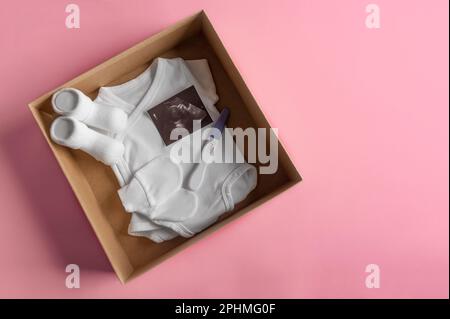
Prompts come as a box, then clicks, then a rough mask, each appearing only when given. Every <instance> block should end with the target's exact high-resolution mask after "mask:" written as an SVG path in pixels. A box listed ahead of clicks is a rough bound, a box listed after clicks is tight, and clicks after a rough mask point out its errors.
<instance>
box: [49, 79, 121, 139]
mask: <svg viewBox="0 0 450 319" xmlns="http://www.w3.org/2000/svg"><path fill="white" fill-rule="evenodd" d="M52 106H53V110H54V111H55V112H56V113H59V114H61V115H66V116H71V117H74V118H76V119H77V120H79V121H81V122H83V123H85V124H87V125H89V126H92V127H95V128H99V129H102V130H104V131H107V132H111V133H117V132H120V131H122V130H124V129H125V127H126V125H127V118H128V117H127V114H126V113H125V112H124V111H122V110H121V109H119V108H117V107H113V106H108V105H103V104H98V103H94V102H92V100H91V99H90V98H89V97H87V96H86V95H84V94H83V92H81V91H79V90H77V89H73V88H65V89H62V90H59V91H58V92H56V93H55V94H53V97H52Z"/></svg>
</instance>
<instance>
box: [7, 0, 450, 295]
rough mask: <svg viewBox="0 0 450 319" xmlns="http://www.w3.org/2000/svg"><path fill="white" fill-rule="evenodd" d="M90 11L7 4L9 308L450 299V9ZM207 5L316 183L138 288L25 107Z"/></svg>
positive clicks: (133, 6)
mask: <svg viewBox="0 0 450 319" xmlns="http://www.w3.org/2000/svg"><path fill="white" fill-rule="evenodd" d="M73 2H74V3H76V4H78V5H79V6H80V9H81V28H80V29H78V30H75V29H72V30H70V29H67V28H66V27H65V18H66V13H65V11H64V10H65V6H66V4H68V3H70V2H68V1H44V0H41V1H17V0H14V1H12V0H8V1H2V3H1V10H0V46H1V50H0V52H1V53H0V54H1V61H0V70H1V83H0V92H1V106H0V112H1V113H0V118H1V119H2V122H1V123H2V124H1V126H0V161H1V165H0V176H1V181H2V182H1V185H0V200H1V205H2V209H1V214H2V221H1V223H0V251H1V257H0V296H1V297H37V296H39V297H68V298H71V297H149V298H153V297H162V298H170V297H174V298H176V297H191V298H196V297H255V298H258V297H285V298H316V297H324V298H332V297H337V298H347V297H356V298H381V297H387V298H392V297H394V298H400V297H414V298H416V297H427V298H428V297H440V298H443V297H445V298H448V295H449V290H448V284H449V255H448V252H449V247H448V243H449V235H448V234H449V228H448V227H449V214H448V209H449V197H448V191H449V189H448V188H449V187H448V185H449V180H448V176H449V157H448V155H449V149H448V143H449V140H448V133H449V122H448V116H449V108H448V102H449V101H448V85H449V83H448V53H449V52H448V9H449V8H448V1H447V0H435V1H432V2H430V1H427V0H423V1H411V0H405V1H398V0H396V1H392V0H390V1H387V0H374V1H373V2H374V3H376V4H378V5H379V6H380V8H381V29H378V30H373V29H367V28H366V27H365V23H364V21H365V17H366V13H365V6H366V4H368V3H369V2H368V1H361V0H360V1H357V0H354V1H350V0H348V1H338V0H329V1H324V0H322V1H317V0H309V1H306V0H302V1H300V0H291V1H280V0H277V1H275V0H273V1H263V0H255V1H242V0H236V1H230V0H227V1H225V0H223V1H218V0H216V1H212V0H204V1H167V0H164V1H143V0H142V1H137V0H130V1H115V0H102V1H92V0H76V1H73ZM200 9H205V10H206V11H207V13H208V15H209V16H210V18H211V20H212V21H213V23H214V25H215V27H216V29H217V31H218V33H219V35H220V36H221V37H222V39H223V42H224V44H225V46H226V47H227V49H228V50H229V52H230V54H231V56H232V57H233V58H234V61H235V63H236V64H237V66H238V67H239V68H240V70H241V72H242V74H243V76H244V78H245V80H246V81H247V84H248V86H249V87H250V89H251V90H252V92H253V93H254V95H255V97H256V98H257V100H258V101H259V103H260V105H261V108H262V109H263V111H264V112H265V114H266V116H267V117H268V118H269V119H270V122H271V124H272V126H273V127H277V128H279V132H280V137H281V139H282V141H283V142H284V144H285V146H286V148H287V150H288V152H289V153H290V154H291V156H292V159H293V161H294V163H295V165H296V166H297V167H298V169H299V170H300V172H301V173H302V175H303V177H304V182H302V183H301V184H299V185H298V186H296V187H295V188H293V189H290V190H289V191H287V192H285V193H283V194H282V195H280V196H278V197H276V198H275V199H273V200H271V201H270V202H268V203H267V204H264V205H263V206H262V207H260V208H258V209H255V210H254V211H253V212H252V213H250V214H247V215H246V216H244V217H242V218H240V219H239V220H237V221H236V222H234V223H231V224H230V225H227V226H226V227H224V228H222V229H221V230H220V231H218V232H216V233H214V234H213V235H211V236H209V237H208V238H206V239H205V240H202V241H200V242H199V243H197V244H195V245H193V246H192V247H190V248H189V249H187V250H185V251H183V252H182V253H180V254H178V255H176V256H175V257H173V258H171V259H170V260H168V261H166V262H164V263H163V264H161V265H160V266H158V267H156V268H154V269H153V270H151V271H150V272H148V273H146V274H145V275H143V276H142V277H140V278H139V279H137V280H135V281H133V282H131V283H130V284H128V285H126V286H122V285H121V284H120V283H119V281H118V280H117V279H116V277H115V275H114V273H112V270H111V267H110V265H109V263H108V261H107V259H106V257H105V255H104V253H103V251H102V249H101V247H100V245H99V243H98V241H97V240H96V238H95V236H94V234H93V232H92V230H91V228H90V226H89V224H88V222H87V219H86V218H85V216H84V214H83V212H82V210H81V208H80V206H79V204H78V202H77V201H76V199H75V197H74V195H73V193H72V191H71V189H70V187H69V185H68V183H67V181H66V179H65V177H64V176H63V174H62V172H61V170H60V168H59V167H58V165H57V163H56V161H55V159H54V158H53V156H52V155H51V153H50V151H49V148H48V146H47V145H46V143H45V141H44V139H43V137H42V136H41V134H40V132H39V130H38V128H37V125H36V124H35V123H34V121H33V119H32V117H31V114H30V112H29V111H28V109H27V106H26V105H27V103H28V102H30V101H31V100H33V99H35V98H36V97H38V96H40V95H41V94H43V93H45V92H46V91H49V90H51V89H53V88H55V87H56V86H58V85H60V84H62V83H64V82H66V81H67V80H70V79H71V78H73V77H74V76H76V75H78V74H80V73H82V72H84V71H86V70H87V69H89V68H91V67H93V66H95V65H97V64H98V63H100V62H102V61H104V60H105V59H106V58H108V57H111V56H113V55H115V54H116V53H118V52H121V51H122V50H124V49H126V48H128V47H129V46H131V45H133V44H135V43H136V42H138V41H140V40H142V39H144V38H146V37H148V36H149V35H151V34H153V33H155V32H157V31H159V30H161V29H162V28H164V27H166V26H168V25H169V24H171V23H173V22H175V21H177V20H179V19H181V18H183V17H185V16H188V15H190V14H192V13H194V12H196V11H198V10H200ZM69 263H76V264H78V265H80V268H81V288H80V289H72V290H71V289H67V288H66V287H65V278H66V273H65V266H66V265H67V264H69ZM371 263H375V264H378V265H379V266H380V269H381V288H379V289H368V288H366V287H365V284H364V280H365V276H366V273H365V267H366V265H367V264H371Z"/></svg>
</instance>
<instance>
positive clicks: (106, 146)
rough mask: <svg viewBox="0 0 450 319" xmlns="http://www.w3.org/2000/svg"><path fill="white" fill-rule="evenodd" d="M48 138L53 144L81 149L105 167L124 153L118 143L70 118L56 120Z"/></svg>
mask: <svg viewBox="0 0 450 319" xmlns="http://www.w3.org/2000/svg"><path fill="white" fill-rule="evenodd" d="M50 136H51V138H52V140H53V141H54V142H56V143H58V144H60V145H64V146H67V147H70V148H73V149H81V150H83V151H85V152H86V153H88V154H90V155H91V156H93V157H94V158H95V159H97V160H98V161H101V162H103V163H105V164H106V165H112V164H114V163H116V162H117V161H118V160H119V159H120V158H121V156H122V155H123V152H124V146H123V144H122V143H120V142H119V141H117V140H115V139H113V138H111V137H109V136H106V135H103V134H100V133H98V132H97V131H95V130H93V129H90V128H88V127H87V126H86V125H85V124H84V123H81V122H80V121H78V120H76V119H74V118H71V117H66V116H60V117H58V118H56V119H55V120H54V121H53V123H52V125H51V127H50Z"/></svg>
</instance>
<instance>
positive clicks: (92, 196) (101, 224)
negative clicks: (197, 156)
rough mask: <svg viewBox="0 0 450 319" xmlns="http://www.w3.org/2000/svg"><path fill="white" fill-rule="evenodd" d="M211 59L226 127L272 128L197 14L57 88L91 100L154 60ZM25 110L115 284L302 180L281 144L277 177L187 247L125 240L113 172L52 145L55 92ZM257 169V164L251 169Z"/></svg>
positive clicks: (178, 241) (180, 242)
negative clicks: (89, 228) (55, 162)
mask: <svg viewBox="0 0 450 319" xmlns="http://www.w3.org/2000/svg"><path fill="white" fill-rule="evenodd" d="M158 56H162V57H166V58H167V57H182V58H184V59H200V58H206V59H208V62H209V65H210V68H211V71H212V74H213V77H214V81H215V84H216V87H217V93H218V95H219V98H220V100H219V102H218V103H217V107H218V109H219V110H220V109H221V108H222V106H225V105H226V106H228V107H229V108H230V110H231V116H230V119H229V121H228V126H229V127H242V128H244V129H245V128H247V127H255V128H257V127H265V128H269V127H270V126H269V124H268V122H267V120H266V118H265V117H264V115H263V113H262V112H261V110H260V108H259V107H258V104H257V103H256V101H255V99H254V98H253V96H252V94H251V93H250V91H249V90H248V88H247V86H246V85H245V82H244V80H243V79H242V77H241V75H240V74H239V71H238V70H237V68H236V66H235V65H234V64H233V62H232V61H231V58H230V56H229V55H228V53H227V51H226V50H225V48H224V46H223V44H222V43H221V41H220V39H219V37H218V36H217V34H216V32H215V31H214V28H213V27H212V25H211V22H210V21H209V20H208V18H207V16H206V14H205V13H204V12H203V11H202V12H199V13H197V14H195V15H193V16H191V17H188V18H186V19H184V20H182V21H180V22H178V23H176V24H174V25H172V26H171V27H169V28H167V29H165V30H163V31H162V32H160V33H158V34H156V35H154V36H152V37H150V38H148V39H146V40H144V41H142V42H141V43H138V44H137V45H135V46H133V47H132V48H130V49H128V50H126V51H124V52H122V53H120V54H118V55H116V56H115V57H113V58H111V59H109V60H108V61H106V62H104V63H102V64H100V65H99V66H97V67H95V68H93V69H91V70H89V71H87V72H86V73H83V74H82V75H80V76H78V77H77V78H75V79H73V80H72V81H69V82H68V83H66V84H64V85H62V86H61V87H74V88H77V89H80V90H81V91H83V92H85V93H86V94H87V95H89V96H90V97H91V98H95V97H96V95H97V92H98V89H99V88H100V87H101V86H110V85H117V84H120V83H123V82H126V81H128V80H130V79H132V78H134V77H136V76H137V75H139V74H140V73H141V72H143V71H144V70H145V69H146V68H147V67H148V66H149V65H150V63H151V62H152V60H153V59H154V58H155V57H158ZM58 89H59V88H57V89H55V90H54V91H52V92H48V93H47V94H45V95H43V96H41V97H40V98H38V99H36V100H35V101H33V102H31V103H30V104H29V107H30V109H31V112H32V113H33V116H34V118H35V119H36V121H37V123H38V125H39V127H40V128H41V130H42V133H43V134H44V136H45V138H46V140H47V142H48V143H49V145H50V148H51V149H52V151H53V153H54V154H55V157H56V159H57V160H58V162H59V164H60V166H61V168H62V170H63V172H64V174H65V175H66V177H67V179H68V181H69V183H70V185H71V187H72V189H73V191H74V192H75V195H76V197H77V198H78V200H79V202H80V204H81V207H82V208H83V210H84V212H85V214H86V216H87V218H88V219H89V222H90V224H91V225H92V227H93V229H94V231H95V233H96V235H97V237H98V239H99V240H100V242H101V245H102V246H103V248H104V250H105V252H106V255H107V256H108V258H109V260H110V262H111V264H112V266H113V268H114V271H115V272H116V274H117V276H118V277H119V279H120V281H121V282H123V283H125V282H126V281H128V280H130V279H132V278H135V277H136V276H138V275H139V274H142V273H143V272H145V271H146V270H148V269H150V268H151V267H153V266H155V265H156V264H158V263H159V262H161V261H163V260H165V259H166V258H168V257H170V256H172V255H174V254H176V253H177V252H178V251H180V250H181V249H183V248H185V247H187V246H188V245H192V244H193V243H195V242H196V241H197V240H199V239H200V238H203V237H204V236H206V235H207V234H209V233H211V232H213V231H215V230H217V229H218V228H220V227H222V226H223V225H225V224H227V223H229V222H231V221H232V220H234V219H235V218H238V217H239V216H241V215H242V214H245V213H247V212H249V211H250V210H252V209H253V208H255V207H256V206H258V205H261V204H262V203H264V202H265V201H267V200H269V199H270V198H272V197H274V196H276V195H277V194H279V193H280V192H282V191H284V190H286V189H287V188H289V187H291V186H292V185H294V184H296V183H297V182H299V181H300V180H301V177H300V175H299V173H298V172H297V170H296V169H295V167H294V165H293V164H292V162H291V161H290V159H289V157H288V155H287V154H286V152H285V151H284V149H283V147H282V146H281V145H280V144H279V145H278V147H279V154H278V156H279V159H278V161H279V164H278V171H277V172H276V173H275V174H272V175H261V174H259V176H258V186H257V188H256V189H255V190H254V191H253V192H252V193H251V194H250V195H249V196H248V197H247V198H246V199H245V200H244V201H243V202H241V203H240V204H238V205H237V206H236V208H235V209H234V211H232V212H230V213H227V214H225V216H223V217H222V218H221V220H220V221H218V222H217V223H215V224H214V225H212V226H211V227H209V228H208V229H206V230H205V231H203V232H202V233H200V234H198V235H196V236H194V237H193V238H190V239H185V238H175V239H173V240H171V241H168V242H164V243H161V244H155V243H153V242H151V241H150V240H148V239H145V238H139V237H133V236H130V235H128V233H127V228H128V224H129V220H130V214H127V213H125V211H124V209H123V207H122V205H121V202H120V200H119V197H118V195H117V190H118V188H119V184H118V182H117V180H116V178H115V176H114V174H113V172H112V170H111V168H109V167H107V166H105V165H103V164H102V163H100V162H98V161H96V160H95V159H93V158H92V157H90V156H89V155H87V154H85V153H83V152H81V151H76V150H72V149H69V148H65V147H62V146H59V145H57V144H55V143H53V142H52V141H51V140H50V137H49V127H50V124H51V122H52V120H53V119H54V118H55V116H56V114H54V112H53V110H52V108H51V103H50V99H51V96H52V94H53V93H54V92H55V91H56V90H58ZM256 165H257V166H258V164H256Z"/></svg>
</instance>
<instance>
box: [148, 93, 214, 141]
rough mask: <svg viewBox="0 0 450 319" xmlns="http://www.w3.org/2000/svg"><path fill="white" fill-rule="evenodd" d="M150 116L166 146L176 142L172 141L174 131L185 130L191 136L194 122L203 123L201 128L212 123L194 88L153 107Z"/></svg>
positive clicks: (149, 112)
mask: <svg viewBox="0 0 450 319" xmlns="http://www.w3.org/2000/svg"><path fill="white" fill-rule="evenodd" d="M148 114H149V115H150V118H151V119H152V120H153V123H154V124H155V126H156V128H157V129H158V132H159V134H160V135H161V138H162V139H163V141H164V143H165V144H166V145H170V144H172V143H173V142H175V140H171V139H170V134H171V132H172V130H174V129H177V128H185V129H186V130H187V131H188V132H189V134H191V133H192V132H193V131H194V127H193V121H194V120H198V121H201V127H204V126H206V125H208V124H209V123H211V122H212V119H211V117H210V116H209V114H208V112H207V111H206V108H205V106H204V105H203V102H202V100H201V99H200V96H199V95H198V93H197V90H196V89H195V87H194V86H190V87H188V88H187V89H185V90H183V91H181V92H179V93H177V94H175V95H174V96H172V97H171V98H169V99H167V100H165V101H164V102H162V103H160V104H158V105H156V106H154V107H152V108H151V109H150V110H149V111H148Z"/></svg>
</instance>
